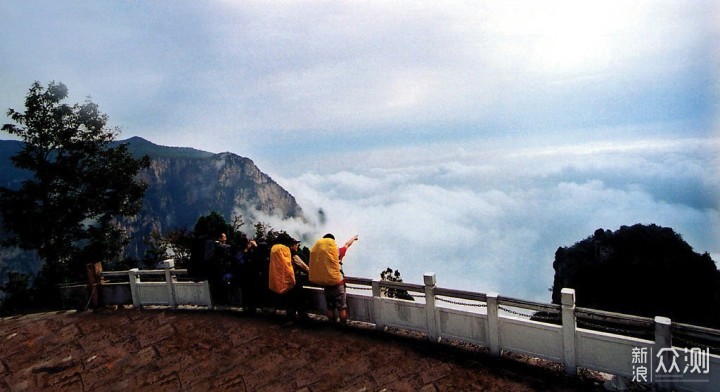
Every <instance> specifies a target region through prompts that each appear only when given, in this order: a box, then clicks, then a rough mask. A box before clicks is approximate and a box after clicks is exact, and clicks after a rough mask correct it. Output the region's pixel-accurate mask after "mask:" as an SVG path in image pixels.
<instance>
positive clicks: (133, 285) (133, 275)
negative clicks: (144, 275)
mask: <svg viewBox="0 0 720 392" xmlns="http://www.w3.org/2000/svg"><path fill="white" fill-rule="evenodd" d="M138 271H139V269H137V268H133V269H131V270H130V271H128V279H129V280H130V293H131V294H132V300H133V306H134V307H136V308H140V307H141V306H142V301H141V300H140V290H138V283H140V276H139V275H138V274H137V272H138Z"/></svg>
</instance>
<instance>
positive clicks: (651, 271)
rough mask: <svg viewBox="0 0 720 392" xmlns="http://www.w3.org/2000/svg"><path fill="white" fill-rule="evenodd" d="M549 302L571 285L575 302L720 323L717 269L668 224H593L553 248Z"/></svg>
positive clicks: (693, 321)
mask: <svg viewBox="0 0 720 392" xmlns="http://www.w3.org/2000/svg"><path fill="white" fill-rule="evenodd" d="M553 267H554V268H555V281H554V283H553V302H554V303H559V302H560V291H561V289H562V288H563V287H569V288H574V289H575V294H576V304H577V306H581V307H585V308H593V309H603V310H608V311H613V312H618V313H626V314H635V315H640V316H646V317H655V316H665V317H670V318H671V319H672V320H673V321H677V322H683V323H689V324H696V325H705V326H709V327H713V328H720V271H718V269H717V267H716V266H715V262H714V261H713V260H712V258H711V257H710V255H709V254H708V253H704V254H699V253H696V252H695V251H693V249H692V247H691V246H690V245H688V243H687V242H685V241H684V240H683V239H682V237H681V236H680V235H679V234H677V233H676V232H675V231H673V230H672V229H671V228H667V227H661V226H657V225H641V224H636V225H633V226H622V227H621V228H620V229H618V230H617V231H615V232H612V231H610V230H603V229H598V230H596V231H595V233H594V234H593V235H591V236H590V237H588V238H586V239H584V240H582V241H580V242H578V243H576V244H575V245H573V246H571V247H561V248H558V250H557V251H556V252H555V261H554V263H553Z"/></svg>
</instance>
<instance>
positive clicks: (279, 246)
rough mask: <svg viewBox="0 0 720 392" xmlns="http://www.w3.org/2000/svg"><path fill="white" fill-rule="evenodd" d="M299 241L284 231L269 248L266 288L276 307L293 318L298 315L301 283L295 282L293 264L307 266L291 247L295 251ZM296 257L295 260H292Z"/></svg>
mask: <svg viewBox="0 0 720 392" xmlns="http://www.w3.org/2000/svg"><path fill="white" fill-rule="evenodd" d="M299 243H300V241H297V240H295V239H294V238H292V237H290V236H289V235H287V234H286V233H281V234H280V235H279V236H278V238H277V243H276V244H275V245H273V246H272V248H270V265H269V267H268V288H269V289H270V291H272V292H273V293H274V294H273V296H274V297H275V304H276V307H277V308H279V309H284V310H285V311H286V316H287V317H288V318H289V319H291V320H294V319H296V318H297V317H298V310H299V309H298V308H299V304H300V302H301V297H300V296H301V294H302V293H301V289H302V285H299V284H297V283H298V282H297V279H296V277H295V275H296V272H295V268H294V266H293V265H294V264H299V265H300V267H298V268H303V267H302V266H304V267H305V268H307V265H306V264H305V263H304V262H302V260H301V259H300V258H299V257H298V256H297V255H295V257H293V254H292V249H295V251H297V247H298V245H299ZM294 259H296V260H294Z"/></svg>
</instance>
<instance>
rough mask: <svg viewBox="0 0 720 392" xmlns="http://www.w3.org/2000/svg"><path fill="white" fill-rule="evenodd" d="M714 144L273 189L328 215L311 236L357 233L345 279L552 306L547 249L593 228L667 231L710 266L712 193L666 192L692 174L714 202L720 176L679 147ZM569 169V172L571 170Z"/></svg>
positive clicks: (716, 225)
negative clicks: (705, 255)
mask: <svg viewBox="0 0 720 392" xmlns="http://www.w3.org/2000/svg"><path fill="white" fill-rule="evenodd" d="M719 142H720V141H718V140H712V139H710V140H692V139H691V140H681V141H677V140H676V141H674V142H673V141H668V140H657V141H647V143H646V144H645V145H644V146H643V145H639V144H637V145H633V144H630V145H628V146H620V145H618V146H615V147H612V146H608V145H603V144H600V145H594V144H588V145H576V146H568V147H566V148H564V149H559V150H556V151H552V150H548V151H546V152H544V153H541V151H526V152H524V153H522V154H521V155H522V156H523V157H524V158H526V159H525V160H518V159H517V156H513V157H512V159H507V156H505V155H504V154H502V153H501V152H498V154H497V155H496V156H495V157H493V158H486V159H482V160H483V164H482V165H478V164H474V163H466V162H463V160H462V159H454V160H452V159H450V160H447V161H446V162H445V163H443V164H439V165H433V166H430V167H424V166H408V167H394V168H387V167H385V168H373V169H369V170H364V171H363V172H362V173H355V172H352V171H347V170H346V171H342V172H336V173H328V174H317V173H316V174H304V175H301V176H299V177H294V178H292V179H284V178H281V179H279V182H280V183H281V184H282V185H283V186H284V187H286V188H288V189H289V190H290V191H291V193H293V194H294V195H296V196H297V197H298V199H299V201H300V203H301V205H303V207H304V208H305V209H306V210H310V211H312V210H317V209H319V208H322V209H323V211H324V212H325V213H326V215H327V225H326V226H324V227H316V228H313V229H312V230H315V231H316V232H317V233H316V234H315V236H316V237H317V236H318V235H320V233H321V232H322V233H324V232H327V231H329V232H333V233H335V234H336V237H338V239H339V240H340V241H344V240H345V237H348V238H349V237H350V236H352V235H354V234H356V233H358V234H359V235H360V241H359V242H358V243H357V244H356V245H355V246H354V247H353V248H352V249H351V250H350V253H348V259H347V261H346V263H345V270H346V272H347V273H348V274H350V275H353V276H362V277H369V278H377V277H378V276H379V273H380V271H382V270H384V269H385V268H386V267H392V268H395V269H399V270H400V271H401V272H402V276H403V277H404V279H405V281H408V282H415V283H419V282H421V281H422V275H423V273H425V272H429V271H433V272H435V273H437V276H438V284H439V285H440V286H443V287H459V288H464V289H468V290H475V291H482V292H487V291H498V292H500V293H501V294H504V295H510V296H517V297H521V298H529V299H536V300H542V301H548V300H549V293H548V292H547V289H548V288H549V287H550V286H551V285H552V279H553V274H554V271H553V269H552V262H553V259H554V253H555V250H556V249H557V248H558V247H561V246H571V245H573V244H574V243H575V242H577V241H580V240H582V239H584V238H586V237H587V236H589V235H591V234H592V233H593V232H594V231H595V229H597V228H605V229H611V230H617V229H618V228H619V227H620V226H622V225H632V224H635V223H644V224H651V223H655V224H658V225H661V226H666V227H671V228H673V229H675V230H676V231H677V232H679V233H680V234H681V235H683V237H684V238H685V240H686V241H688V243H690V245H691V246H693V247H694V248H695V250H696V251H698V252H705V251H707V252H710V253H712V254H713V256H714V257H715V259H716V260H717V258H718V257H717V256H718V255H720V248H717V246H718V244H717V241H716V239H717V238H719V236H720V212H719V211H720V205H719V203H718V200H717V198H715V199H714V201H712V202H711V203H710V204H709V205H694V204H692V203H689V204H685V203H683V202H682V201H678V200H675V201H673V200H667V198H664V197H662V195H663V192H665V193H668V192H669V193H672V189H673V188H674V187H675V185H674V183H676V182H677V181H682V179H683V178H689V179H690V180H687V181H685V182H684V183H687V184H690V185H691V186H692V188H690V189H688V192H710V191H713V192H715V193H714V194H715V195H717V189H718V188H717V185H718V184H720V182H718V176H719V175H718V173H717V172H710V173H709V172H707V171H700V170H697V169H698V168H699V166H698V165H700V164H702V161H700V160H699V158H698V157H697V155H694V154H690V153H687V150H688V148H689V147H692V148H695V149H699V150H702V152H703V153H705V154H712V153H717V152H718V150H719V149H718V147H720V144H718V143H719ZM511 151H513V150H511ZM506 152H507V151H506ZM508 155H509V154H508ZM700 156H702V154H700ZM509 163H511V164H509ZM570 167H575V168H576V171H574V172H572V173H570V172H568V168H570ZM688 168H694V169H691V170H688ZM608 179H610V180H609V181H608ZM618 179H621V180H618ZM655 181H657V183H656V184H655V187H652V186H650V185H652V184H653V183H654V182H655ZM705 183H708V184H710V183H712V184H714V185H713V187H715V188H713V189H706V188H705V185H703V184H705ZM310 237H312V235H311V236H310Z"/></svg>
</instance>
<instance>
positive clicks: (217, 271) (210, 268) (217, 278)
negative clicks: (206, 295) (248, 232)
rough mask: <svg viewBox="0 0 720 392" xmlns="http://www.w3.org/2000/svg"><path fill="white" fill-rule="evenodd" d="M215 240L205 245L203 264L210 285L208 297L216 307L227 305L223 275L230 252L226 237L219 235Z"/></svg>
mask: <svg viewBox="0 0 720 392" xmlns="http://www.w3.org/2000/svg"><path fill="white" fill-rule="evenodd" d="M215 238H216V240H214V241H212V240H208V241H206V243H205V262H206V265H207V275H208V283H209V284H210V297H211V298H212V301H213V303H215V304H216V305H227V304H228V301H229V298H228V290H227V283H226V282H225V281H224V280H223V276H224V275H225V264H226V259H227V257H228V253H229V251H230V245H228V244H227V243H226V242H227V235H226V234H225V233H219V234H218V235H217V236H216V237H215Z"/></svg>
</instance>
